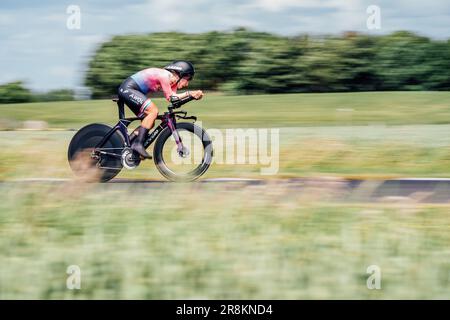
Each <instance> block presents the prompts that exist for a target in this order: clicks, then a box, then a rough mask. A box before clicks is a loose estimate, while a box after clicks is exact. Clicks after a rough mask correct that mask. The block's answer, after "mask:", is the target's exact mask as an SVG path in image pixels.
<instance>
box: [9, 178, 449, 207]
mask: <svg viewBox="0 0 450 320" xmlns="http://www.w3.org/2000/svg"><path fill="white" fill-rule="evenodd" d="M71 181H73V180H70V179H53V178H32V179H18V180H8V181H0V186H3V187H5V186H8V185H15V184H27V185H31V184H37V185H47V184H51V185H55V184H56V185H58V184H64V183H70V182H71ZM171 183H172V182H168V181H164V180H130V179H120V178H117V179H113V180H111V181H110V182H107V183H101V184H100V183H99V184H98V185H97V186H96V187H97V188H101V189H106V190H109V189H111V190H117V189H119V190H120V189H124V188H126V189H127V190H133V191H135V190H139V191H143V190H145V189H154V188H160V187H161V186H163V185H168V184H171ZM185 185H189V186H190V187H192V188H203V187H206V186H208V185H214V186H219V187H223V188H226V189H236V188H254V189H255V192H257V190H258V189H259V190H260V189H261V188H271V187H274V186H283V187H285V188H287V190H288V191H289V192H291V193H292V196H304V197H306V198H307V197H309V196H310V197H313V198H314V199H315V200H318V201H320V200H321V198H322V199H323V200H327V201H329V200H334V201H343V202H387V203H450V179H427V178H420V179H418V178H411V179H392V180H357V179H339V178H318V179H309V178H308V179H307V178H290V179H277V180H259V179H241V178H218V179H202V180H199V181H197V182H189V183H186V184H185Z"/></svg>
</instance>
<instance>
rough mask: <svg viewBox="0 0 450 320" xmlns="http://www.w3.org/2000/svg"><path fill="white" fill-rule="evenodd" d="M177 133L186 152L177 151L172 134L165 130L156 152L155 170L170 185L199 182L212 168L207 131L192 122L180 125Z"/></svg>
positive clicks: (178, 124)
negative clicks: (181, 182) (171, 182)
mask: <svg viewBox="0 0 450 320" xmlns="http://www.w3.org/2000/svg"><path fill="white" fill-rule="evenodd" d="M176 129H177V132H178V135H179V136H180V138H181V141H182V143H183V150H178V146H177V144H176V142H175V139H174V137H173V135H172V132H171V131H170V129H169V128H168V127H166V128H165V129H164V130H163V131H162V132H161V134H160V135H159V137H158V140H157V141H156V143H155V147H154V149H153V159H154V161H155V165H156V168H157V169H158V171H159V172H160V173H161V174H162V175H163V176H164V177H166V178H167V179H169V180H171V181H193V180H196V179H197V178H199V177H200V176H201V175H203V174H204V173H205V172H206V170H208V168H209V166H210V164H211V161H212V157H213V148H212V143H211V139H210V137H209V135H208V134H207V133H206V131H205V130H203V129H202V128H201V127H199V126H196V125H195V124H193V123H190V122H180V123H177V124H176Z"/></svg>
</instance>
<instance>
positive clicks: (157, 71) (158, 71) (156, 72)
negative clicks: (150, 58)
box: [137, 67, 170, 76]
mask: <svg viewBox="0 0 450 320" xmlns="http://www.w3.org/2000/svg"><path fill="white" fill-rule="evenodd" d="M137 73H144V74H146V75H149V76H168V75H170V72H169V71H167V70H166V69H162V68H155V67H150V68H145V69H142V70H140V71H138V72H137Z"/></svg>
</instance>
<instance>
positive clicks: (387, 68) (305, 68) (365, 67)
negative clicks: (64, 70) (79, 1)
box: [85, 28, 450, 98]
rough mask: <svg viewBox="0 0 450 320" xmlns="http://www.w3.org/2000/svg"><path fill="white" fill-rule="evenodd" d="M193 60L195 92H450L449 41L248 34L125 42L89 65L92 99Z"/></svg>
mask: <svg viewBox="0 0 450 320" xmlns="http://www.w3.org/2000/svg"><path fill="white" fill-rule="evenodd" d="M178 59H183V60H189V61H192V62H193V63H194V65H195V67H196V70H197V73H196V76H195V78H194V80H193V81H192V83H191V85H190V86H191V87H193V88H201V89H204V90H217V91H223V92H227V93H233V94H253V93H296V92H346V91H373V90H450V41H448V40H447V41H437V40H432V39H429V38H427V37H423V36H419V35H416V34H414V33H411V32H407V31H398V32H394V33H392V34H389V35H383V36H373V35H365V34H358V33H354V32H347V33H345V34H342V35H339V36H320V37H319V36H316V37H313V36H309V35H298V36H293V37H286V36H280V35H274V34H269V33H263V32H253V31H249V30H246V29H242V28H240V29H236V30H234V31H231V32H207V33H200V34H187V33H178V32H164V33H152V34H145V35H120V36H115V37H113V38H112V39H111V40H109V41H107V42H105V43H103V44H102V45H101V46H100V47H99V48H98V50H97V51H96V52H95V54H94V55H93V57H92V58H91V60H90V62H89V67H88V71H87V73H86V78H85V84H86V85H87V86H88V87H89V88H90V89H91V90H92V94H93V97H94V98H103V97H107V96H110V95H112V94H115V93H116V90H117V87H118V85H120V83H121V82H122V81H123V80H124V79H125V78H127V77H128V76H130V75H131V74H133V73H135V72H137V71H138V70H141V69H144V68H148V67H162V66H164V65H166V64H168V63H169V62H171V61H172V60H178Z"/></svg>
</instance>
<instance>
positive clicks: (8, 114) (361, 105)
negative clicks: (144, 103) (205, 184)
mask: <svg viewBox="0 0 450 320" xmlns="http://www.w3.org/2000/svg"><path fill="white" fill-rule="evenodd" d="M155 103H156V104H157V105H158V107H159V110H160V112H162V111H164V110H165V106H166V105H167V102H165V101H163V100H162V99H155ZM183 109H185V110H187V111H189V112H191V113H192V114H195V115H197V116H198V117H199V119H200V120H202V121H203V123H204V126H205V127H207V128H225V127H226V128H233V127H238V128H241V127H242V128H245V127H303V126H353V125H412V124H450V93H449V92H367V93H329V94H280V95H255V96H219V95H211V96H208V95H206V96H205V98H204V99H203V100H200V101H193V102H191V103H189V104H187V105H185V106H183ZM0 111H1V113H0V114H1V118H4V119H10V120H17V121H23V120H44V121H47V122H48V123H49V125H50V127H55V128H65V129H68V128H73V129H79V128H81V127H82V126H84V125H86V124H88V123H91V122H105V123H110V124H113V123H115V122H117V107H116V105H115V103H114V102H112V101H109V100H96V101H73V102H52V103H30V104H11V105H0ZM129 114H130V116H131V112H129Z"/></svg>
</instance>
